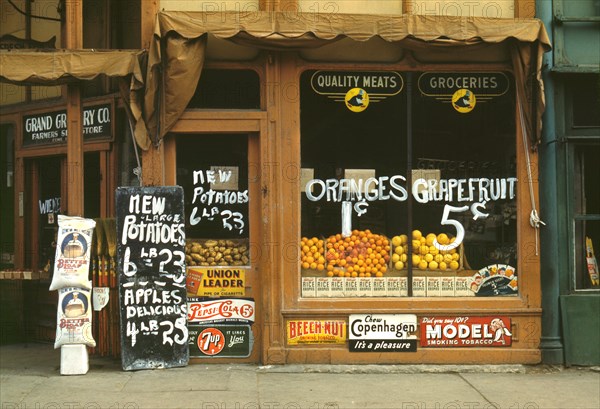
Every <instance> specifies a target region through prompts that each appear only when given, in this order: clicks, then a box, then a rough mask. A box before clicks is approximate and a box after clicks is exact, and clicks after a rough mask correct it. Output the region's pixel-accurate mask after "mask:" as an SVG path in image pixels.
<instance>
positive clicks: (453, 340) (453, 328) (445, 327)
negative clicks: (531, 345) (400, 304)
mask: <svg viewBox="0 0 600 409" xmlns="http://www.w3.org/2000/svg"><path fill="white" fill-rule="evenodd" d="M511 343H512V333H511V324H510V318H508V317H497V316H491V317H467V316H463V317H423V318H421V346H422V347H442V348H448V347H509V346H510V345H511Z"/></svg>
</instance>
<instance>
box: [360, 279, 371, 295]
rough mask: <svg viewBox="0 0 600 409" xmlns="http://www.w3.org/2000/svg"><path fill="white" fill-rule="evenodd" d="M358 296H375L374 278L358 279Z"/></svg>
mask: <svg viewBox="0 0 600 409" xmlns="http://www.w3.org/2000/svg"><path fill="white" fill-rule="evenodd" d="M358 296H359V297H372V296H373V278H371V277H359V278H358Z"/></svg>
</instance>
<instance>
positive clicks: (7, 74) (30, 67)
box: [0, 49, 145, 85]
mask: <svg viewBox="0 0 600 409" xmlns="http://www.w3.org/2000/svg"><path fill="white" fill-rule="evenodd" d="M144 55H145V51H143V50H131V51H129V50H123V51H116V50H115V51H95V50H64V49H62V50H52V51H45V50H39V51H34V50H10V51H0V79H1V80H3V81H7V82H14V83H20V84H30V85H31V84H39V85H60V84H65V83H68V82H72V81H77V80H91V79H94V78H96V77H97V76H99V75H102V74H104V75H107V76H109V77H125V76H128V75H132V76H133V77H134V79H135V80H136V81H137V82H138V83H139V84H143V82H144V81H143V75H142V63H143V62H142V58H143V57H144Z"/></svg>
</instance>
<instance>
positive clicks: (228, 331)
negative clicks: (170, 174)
mask: <svg viewBox="0 0 600 409" xmlns="http://www.w3.org/2000/svg"><path fill="white" fill-rule="evenodd" d="M175 143H176V147H175V149H174V151H175V167H174V168H175V174H176V184H177V185H179V186H182V187H183V189H184V202H185V215H186V216H185V217H186V239H187V246H186V266H187V268H188V286H187V289H188V297H189V299H193V300H197V302H198V303H203V304H201V305H202V306H201V307H194V311H195V310H196V309H197V310H202V311H204V308H205V307H204V306H207V307H206V308H207V311H208V309H210V308H214V310H215V311H217V310H218V312H216V313H215V316H214V317H211V318H210V319H209V320H205V319H204V318H203V317H200V316H199V317H198V319H197V320H190V324H189V325H188V329H189V332H190V358H191V361H192V363H194V362H197V363H205V362H206V360H205V359H203V358H211V361H213V360H214V359H215V358H222V359H218V361H221V362H223V361H225V360H226V361H228V362H240V363H241V362H253V363H257V362H259V360H260V350H261V347H260V343H259V341H260V336H259V334H260V331H259V329H260V328H261V325H262V322H261V321H262V320H261V319H260V315H261V314H260V295H259V294H260V283H259V278H258V271H259V268H258V265H259V262H260V259H261V257H263V256H264V254H263V253H264V247H263V246H262V244H261V241H260V234H259V225H260V224H259V216H258V213H259V211H260V208H259V205H258V203H259V202H260V198H259V192H260V185H259V173H258V172H257V170H258V169H257V164H258V159H259V157H258V156H259V155H258V135H255V134H249V133H227V134H223V133H193V134H192V133H190V134H181V135H177V136H176V137H175ZM192 278H194V279H195V281H194V285H191V284H190V282H191V281H192ZM194 302H196V301H194ZM213 306H214V307H213ZM221 306H226V307H227V308H226V309H229V308H231V309H232V311H228V312H227V313H226V314H223V311H224V309H223V308H221ZM217 307H218V308H217ZM199 315H203V314H199ZM244 315H248V316H250V315H251V316H252V317H253V319H254V323H253V324H251V323H250V322H248V321H247V320H245V317H244ZM205 331H212V333H214V334H219V336H223V337H224V338H225V344H224V348H223V349H219V348H216V349H214V348H212V346H211V347H209V346H207V344H206V342H205V341H204V340H203V339H201V334H203V333H205ZM215 351H216V352H215Z"/></svg>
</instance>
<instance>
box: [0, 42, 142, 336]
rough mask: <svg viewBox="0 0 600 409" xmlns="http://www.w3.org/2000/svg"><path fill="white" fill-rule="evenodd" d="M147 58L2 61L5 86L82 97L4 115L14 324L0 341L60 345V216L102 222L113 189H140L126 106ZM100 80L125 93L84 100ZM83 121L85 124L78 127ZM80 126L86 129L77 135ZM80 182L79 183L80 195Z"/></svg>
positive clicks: (76, 55)
mask: <svg viewBox="0 0 600 409" xmlns="http://www.w3.org/2000/svg"><path fill="white" fill-rule="evenodd" d="M143 55H144V52H143V51H139V50H138V51H82V50H78V51H66V50H53V51H33V50H11V51H3V52H2V54H1V55H0V57H1V60H0V64H1V65H2V68H3V71H2V77H1V80H2V81H3V82H7V83H11V84H18V85H36V86H39V87H40V89H43V87H44V86H57V85H59V86H64V88H65V89H69V90H76V93H77V95H76V101H78V102H76V103H74V102H73V101H72V100H71V99H68V98H65V99H59V98H54V99H48V100H43V101H39V102H31V103H28V104H21V105H13V106H10V107H6V108H3V109H2V115H1V116H0V123H1V127H2V128H1V132H2V134H1V139H2V144H3V145H2V147H3V149H2V154H3V162H2V166H3V167H2V169H1V170H2V175H3V183H2V189H3V190H2V196H3V197H2V205H3V210H5V213H4V216H3V222H2V240H3V241H2V265H1V271H0V274H1V276H0V279H1V280H2V281H1V282H0V283H1V284H2V293H3V295H7V296H9V297H10V299H11V302H10V308H9V311H10V313H6V315H5V313H3V322H6V323H7V324H6V328H5V329H6V331H3V338H2V342H8V341H12V342H14V341H19V342H23V341H51V340H52V339H53V337H54V331H55V329H56V322H55V321H56V299H57V297H56V293H55V292H48V285H49V280H50V279H51V275H52V269H53V263H54V257H55V251H56V233H57V230H58V217H57V216H58V215H59V214H73V213H74V211H73V208H74V207H77V208H79V209H80V210H81V213H80V214H81V215H82V216H85V217H87V218H91V219H96V220H105V219H107V218H110V217H111V216H112V215H114V212H115V209H114V203H115V198H114V191H115V188H116V187H117V186H120V185H128V184H139V180H138V178H136V176H135V173H134V170H135V168H136V167H138V166H139V161H136V150H137V149H138V148H136V146H135V142H134V139H133V137H132V131H133V128H131V127H130V124H135V121H134V120H133V119H134V118H135V115H134V114H133V112H135V111H136V110H135V108H134V110H132V109H131V107H130V106H128V105H126V104H125V103H124V102H123V101H130V100H134V101H135V100H136V97H135V95H136V92H139V90H140V89H141V84H142V76H141V65H140V59H141V58H142V57H143ZM100 78H101V79H102V80H103V81H109V79H110V78H115V79H120V80H121V81H122V84H121V85H122V88H123V93H122V94H120V93H118V92H117V93H105V95H103V96H98V97H84V95H86V94H89V92H85V91H84V90H83V89H82V88H83V87H81V84H87V86H90V85H89V84H90V83H91V81H92V80H94V79H100ZM115 83H117V82H116V81H115ZM95 84H96V85H97V84H98V82H96V83H95ZM71 92H72V91H71ZM129 92H131V94H129ZM67 93H68V92H67ZM122 96H124V97H125V98H121V97H122ZM67 101H68V102H67ZM77 114H79V121H77V120H75V119H74V118H77ZM130 118H131V119H132V120H131V121H130ZM73 123H75V124H78V126H79V128H73ZM74 129H79V131H75V132H73V130H74ZM73 134H74V135H75V136H71V135H73ZM74 140H75V141H74ZM73 145H75V147H76V148H75V149H74V148H73ZM5 149H6V150H5ZM4 155H6V156H4ZM138 173H139V172H138ZM74 175H78V177H79V178H81V181H82V183H81V189H80V188H79V186H78V185H77V183H74ZM79 201H81V203H78V202H79ZM5 203H6V204H7V207H6V208H4V204H5ZM77 212H78V211H77ZM75 213H76V212H75ZM96 267H97V266H96ZM90 279H92V280H93V282H94V285H95V286H96V285H102V284H101V281H100V280H101V278H100V276H99V271H98V268H93V269H92V271H90ZM102 280H104V279H102ZM108 285H109V284H108V282H107V283H106V286H108ZM113 286H114V284H113ZM3 305H4V304H3ZM7 305H8V303H7ZM10 324H12V326H11V325H10Z"/></svg>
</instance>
